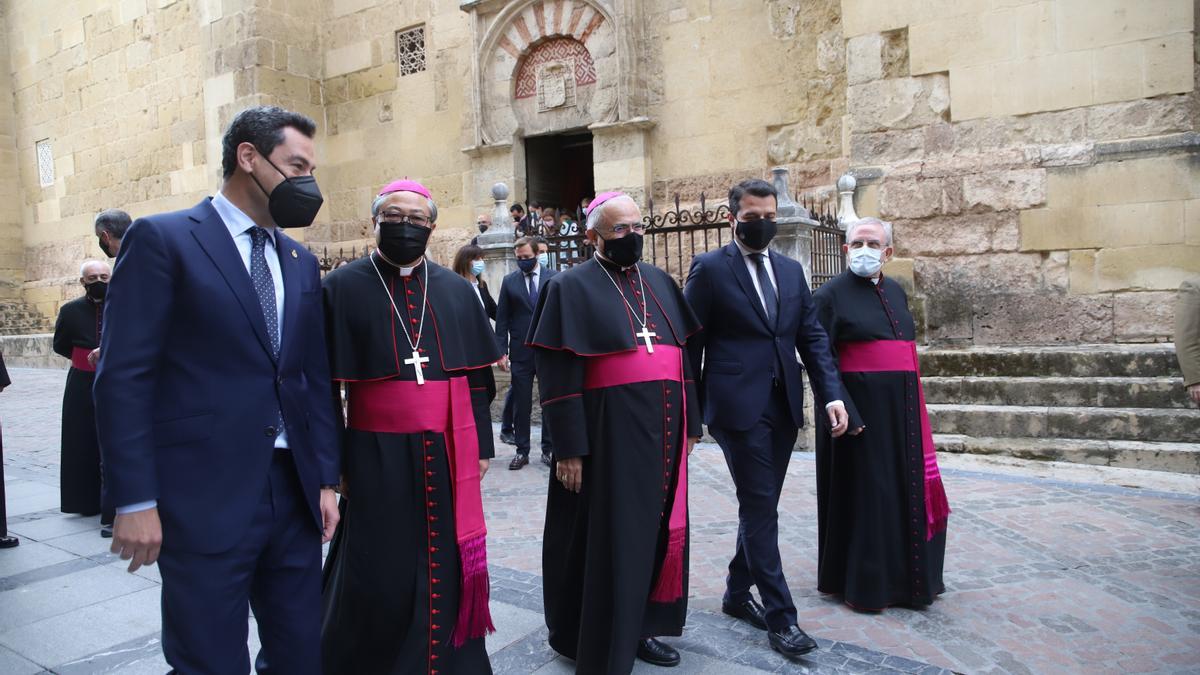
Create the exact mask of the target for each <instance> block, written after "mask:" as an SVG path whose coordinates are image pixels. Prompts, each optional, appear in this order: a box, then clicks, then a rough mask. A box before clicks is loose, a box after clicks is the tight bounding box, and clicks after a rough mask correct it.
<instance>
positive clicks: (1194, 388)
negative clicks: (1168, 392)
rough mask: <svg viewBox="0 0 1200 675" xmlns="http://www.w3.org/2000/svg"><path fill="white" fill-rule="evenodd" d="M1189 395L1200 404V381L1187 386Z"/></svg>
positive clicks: (1194, 401)
mask: <svg viewBox="0 0 1200 675" xmlns="http://www.w3.org/2000/svg"><path fill="white" fill-rule="evenodd" d="M1187 392H1188V396H1190V397H1191V398H1192V403H1196V404H1200V383H1196V384H1193V385H1191V386H1190V387H1188V388H1187Z"/></svg>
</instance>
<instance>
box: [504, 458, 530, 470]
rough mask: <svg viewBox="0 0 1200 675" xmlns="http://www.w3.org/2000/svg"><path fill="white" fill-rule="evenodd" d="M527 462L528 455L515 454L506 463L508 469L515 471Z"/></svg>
mask: <svg viewBox="0 0 1200 675" xmlns="http://www.w3.org/2000/svg"><path fill="white" fill-rule="evenodd" d="M528 463H529V455H517V456H516V457H513V459H512V461H511V462H509V463H508V470H509V471H516V470H517V469H520V468H521V467H523V466H525V465H526V464H528Z"/></svg>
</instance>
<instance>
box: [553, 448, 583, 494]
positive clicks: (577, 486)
mask: <svg viewBox="0 0 1200 675" xmlns="http://www.w3.org/2000/svg"><path fill="white" fill-rule="evenodd" d="M555 467H556V469H557V470H556V472H555V475H556V476H557V477H558V480H559V481H560V482H562V484H563V487H565V488H567V489H568V490H570V491H571V492H579V491H580V490H581V489H582V488H583V458H582V457H568V458H566V459H560V460H558V462H557V463H556V464H555Z"/></svg>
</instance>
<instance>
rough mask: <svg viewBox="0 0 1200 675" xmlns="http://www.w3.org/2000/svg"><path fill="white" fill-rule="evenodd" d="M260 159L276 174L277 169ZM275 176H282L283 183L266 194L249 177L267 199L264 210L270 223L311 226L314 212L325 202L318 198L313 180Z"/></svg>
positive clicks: (309, 177)
mask: <svg viewBox="0 0 1200 675" xmlns="http://www.w3.org/2000/svg"><path fill="white" fill-rule="evenodd" d="M262 158H263V159H265V160H267V164H270V165H271V168H273V169H275V170H276V171H279V167H277V166H275V162H272V161H271V160H270V159H268V158H267V156H266V155H262ZM279 174H280V175H281V176H283V182H282V183H280V184H279V185H276V186H275V189H274V190H271V191H270V192H267V190H266V188H264V187H263V186H262V183H259V182H258V179H257V178H254V174H253V173H251V174H250V177H251V178H254V182H255V184H257V185H258V189H259V190H262V191H263V194H265V195H267V210H268V211H269V212H270V213H271V220H274V221H275V224H276V225H278V226H279V227H308V226H309V225H312V223H313V221H314V220H316V218H317V211H320V210H321V204H324V203H325V198H324V197H322V196H321V189H320V188H318V187H317V179H316V178H313V177H312V176H291V177H289V176H288V175H287V174H285V173H284V172H282V171H279Z"/></svg>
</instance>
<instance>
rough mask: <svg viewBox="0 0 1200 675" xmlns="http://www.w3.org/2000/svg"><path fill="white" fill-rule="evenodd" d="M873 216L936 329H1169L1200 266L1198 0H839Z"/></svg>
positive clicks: (1019, 336) (1023, 337) (1071, 334)
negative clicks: (888, 232)
mask: <svg viewBox="0 0 1200 675" xmlns="http://www.w3.org/2000/svg"><path fill="white" fill-rule="evenodd" d="M842 8H843V18H844V24H845V25H844V30H845V35H846V38H847V42H846V58H847V62H846V68H847V74H848V75H847V76H848V81H849V86H848V89H847V100H848V109H849V111H850V112H849V120H850V123H849V129H848V132H849V133H848V138H849V148H848V150H849V159H850V163H851V165H852V166H853V167H854V170H855V172H856V173H858V174H859V175H860V178H862V180H860V185H864V184H866V188H865V190H864V191H863V194H862V195H860V206H859V213H860V214H864V215H865V214H872V215H875V214H878V215H881V216H883V217H884V218H886V219H889V220H892V221H894V222H895V225H896V245H897V251H898V254H899V255H900V256H901V257H902V258H904V259H903V260H899V261H897V263H895V264H894V265H893V271H894V273H898V274H901V275H905V274H912V275H913V277H914V278H913V282H914V283H915V287H916V289H917V293H918V294H919V295H921V296H924V302H925V311H926V322H927V324H926V329H927V333H926V335H927V337H928V339H930V340H931V341H933V342H935V343H971V344H997V343H1001V344H1021V343H1056V342H1065V343H1073V342H1113V341H1116V342H1124V341H1147V340H1162V339H1168V338H1169V336H1170V332H1171V321H1172V310H1173V291H1174V290H1175V289H1176V288H1177V287H1178V285H1179V283H1180V282H1181V281H1182V280H1183V279H1184V278H1186V277H1188V276H1194V275H1196V274H1198V273H1200V235H1198V233H1197V228H1196V225H1195V222H1196V220H1197V217H1198V215H1200V207H1198V206H1197V204H1200V202H1197V201H1196V198H1197V191H1198V190H1200V188H1198V187H1197V186H1200V162H1198V161H1197V157H1198V155H1197V152H1198V151H1200V147H1198V140H1197V136H1196V133H1195V132H1196V129H1197V122H1198V119H1200V104H1198V100H1197V95H1196V86H1195V76H1196V68H1195V49H1194V40H1195V36H1196V31H1195V18H1196V17H1195V16H1194V13H1193V8H1194V5H1193V3H1192V2H1191V0H1162V1H1155V2H1145V3H1136V7H1134V4H1133V3H1128V2H1118V1H1116V0H1087V1H1086V2H1085V1H1083V0H1078V1H1077V0H1039V1H1029V2H1022V1H1017V0H1013V1H1007V0H1006V1H1003V2H985V1H983V0H969V1H960V0H956V1H954V2H950V1H946V2H931V1H928V0H921V1H917V0H902V1H901V0H886V1H884V0H843V2H842Z"/></svg>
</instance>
